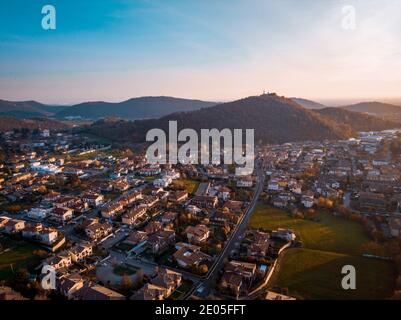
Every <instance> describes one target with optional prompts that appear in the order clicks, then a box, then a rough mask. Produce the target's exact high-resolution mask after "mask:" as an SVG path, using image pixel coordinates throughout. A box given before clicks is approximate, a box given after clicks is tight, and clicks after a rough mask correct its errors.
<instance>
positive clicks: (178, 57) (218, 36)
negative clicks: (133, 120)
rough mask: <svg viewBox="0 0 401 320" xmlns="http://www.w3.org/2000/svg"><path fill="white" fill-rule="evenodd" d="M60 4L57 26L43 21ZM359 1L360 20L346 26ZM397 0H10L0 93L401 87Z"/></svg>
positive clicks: (1, 45) (2, 13)
mask: <svg viewBox="0 0 401 320" xmlns="http://www.w3.org/2000/svg"><path fill="white" fill-rule="evenodd" d="M46 4H51V5H54V6H55V8H56V13H57V29H56V30H50V31H45V30H43V29H42V27H41V20H42V14H41V8H42V6H44V5H46ZM345 5H353V6H354V7H355V10H356V11H355V12H356V23H357V25H356V29H355V30H344V28H343V27H342V20H343V18H344V16H343V15H344V14H343V12H342V8H343V6H345ZM399 70H401V1H399V0H354V1H348V0H322V1H315V0H303V1H300V0H270V1H269V0H264V1H263V0H230V1H229V0H181V1H179V0H147V1H145V0H131V1H129V0H68V1H67V0H64V1H60V0H46V1H41V0H3V1H2V3H1V4H0V98H2V99H9V100H27V99H35V100H39V101H43V102H48V103H74V102H81V101H88V100H107V101H120V100H124V99H128V98H131V97H135V96H142V95H172V96H179V97H187V98H200V99H206V100H218V101H223V100H230V99H235V98H240V97H244V96H248V95H253V94H258V93H260V92H262V90H264V89H265V90H267V91H275V92H278V93H280V94H283V95H287V96H301V97H305V98H313V99H320V100H331V99H337V100H341V99H375V98H376V99H393V98H399V97H400V96H401V94H400V92H399V88H400V87H401V71H399Z"/></svg>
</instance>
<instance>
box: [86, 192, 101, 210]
mask: <svg viewBox="0 0 401 320" xmlns="http://www.w3.org/2000/svg"><path fill="white" fill-rule="evenodd" d="M82 200H83V201H84V202H86V203H88V204H89V205H90V206H92V207H97V206H99V205H101V204H102V203H103V201H104V196H103V195H101V194H98V193H95V192H85V193H84V194H83V195H82Z"/></svg>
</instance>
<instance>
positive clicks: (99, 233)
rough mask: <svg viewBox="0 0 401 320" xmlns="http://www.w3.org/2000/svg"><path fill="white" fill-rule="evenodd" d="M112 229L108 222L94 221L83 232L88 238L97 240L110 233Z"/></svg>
mask: <svg viewBox="0 0 401 320" xmlns="http://www.w3.org/2000/svg"><path fill="white" fill-rule="evenodd" d="M112 230H113V226H112V225H111V224H110V223H108V222H106V223H99V222H95V223H93V224H91V225H89V226H88V227H86V228H85V234H86V235H87V236H88V238H90V239H92V240H97V239H100V238H104V237H106V236H107V235H109V234H110V233H111V231H112Z"/></svg>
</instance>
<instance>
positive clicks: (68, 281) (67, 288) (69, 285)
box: [58, 273, 84, 300]
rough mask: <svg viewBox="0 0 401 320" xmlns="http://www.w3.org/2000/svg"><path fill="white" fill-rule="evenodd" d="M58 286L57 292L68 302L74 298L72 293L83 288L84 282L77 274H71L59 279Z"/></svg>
mask: <svg viewBox="0 0 401 320" xmlns="http://www.w3.org/2000/svg"><path fill="white" fill-rule="evenodd" d="M59 282H60V284H59V286H58V290H59V292H60V293H61V294H62V295H63V296H64V297H66V298H67V299H68V300H72V299H73V298H74V293H75V292H77V291H78V290H80V289H81V288H82V287H83V286H84V280H83V279H82V277H81V276H80V275H79V273H73V274H70V275H67V276H65V277H64V278H62V279H60V281H59Z"/></svg>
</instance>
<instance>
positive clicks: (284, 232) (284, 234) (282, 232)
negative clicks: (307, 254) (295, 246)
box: [271, 228, 296, 241]
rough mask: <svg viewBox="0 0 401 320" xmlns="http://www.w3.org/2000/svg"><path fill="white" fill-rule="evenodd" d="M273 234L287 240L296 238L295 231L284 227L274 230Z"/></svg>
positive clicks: (274, 236)
mask: <svg viewBox="0 0 401 320" xmlns="http://www.w3.org/2000/svg"><path fill="white" fill-rule="evenodd" d="M271 236H272V237H273V238H278V239H282V240H285V241H293V240H295V238H296V236H295V233H294V232H293V231H292V230H289V229H282V228H278V229H277V230H274V231H272V233H271Z"/></svg>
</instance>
